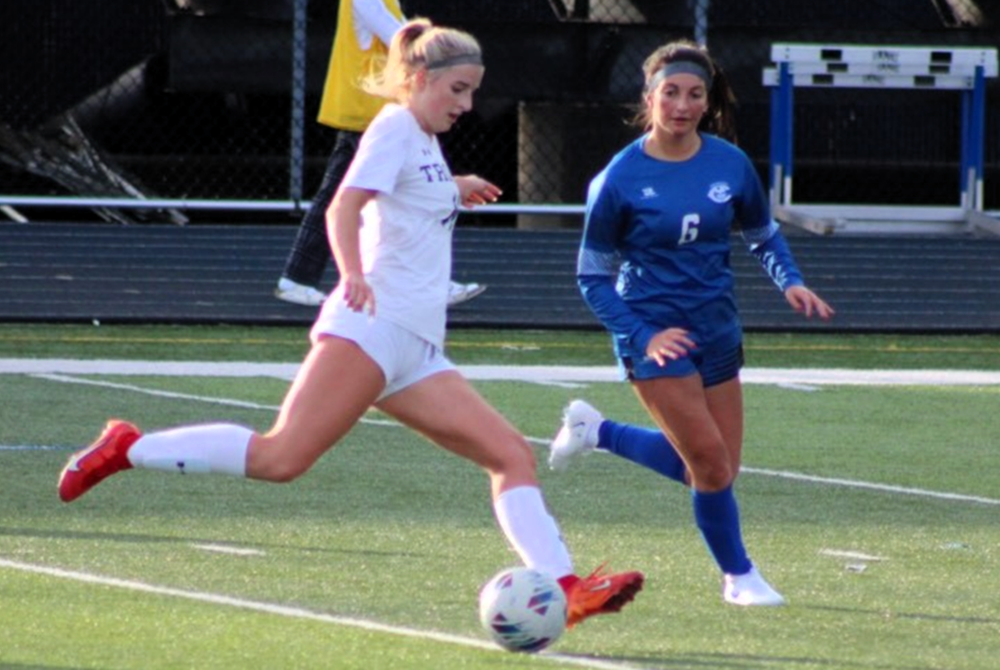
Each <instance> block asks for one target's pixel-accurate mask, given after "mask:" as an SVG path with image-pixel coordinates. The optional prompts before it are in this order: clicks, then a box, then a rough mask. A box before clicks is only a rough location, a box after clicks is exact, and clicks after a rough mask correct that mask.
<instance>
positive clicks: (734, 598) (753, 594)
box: [722, 568, 785, 606]
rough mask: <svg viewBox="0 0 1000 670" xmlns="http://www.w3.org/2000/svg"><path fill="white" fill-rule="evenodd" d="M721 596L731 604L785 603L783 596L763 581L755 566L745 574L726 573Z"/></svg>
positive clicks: (770, 604) (769, 604)
mask: <svg viewBox="0 0 1000 670" xmlns="http://www.w3.org/2000/svg"><path fill="white" fill-rule="evenodd" d="M722 597H723V598H724V599H725V601H726V602H727V603H729V604H731V605H743V606H753V605H767V606H774V605H784V604H785V599H784V597H782V595H781V594H780V593H778V592H777V591H775V590H774V589H773V588H771V585H770V584H768V583H767V582H765V581H764V578H763V577H761V576H760V573H759V572H757V568H750V572H748V573H746V574H745V575H726V579H725V586H724V587H723V590H722Z"/></svg>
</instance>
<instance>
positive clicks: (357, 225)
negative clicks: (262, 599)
mask: <svg viewBox="0 0 1000 670" xmlns="http://www.w3.org/2000/svg"><path fill="white" fill-rule="evenodd" d="M483 73H484V68H483V64H482V54H481V51H480V46H479V44H478V42H477V41H476V40H475V38H473V37H472V36H471V35H469V34H468V33H465V32H462V31H458V30H455V29H449V28H441V27H435V26H432V24H431V23H430V21H427V20H426V19H415V20H413V21H410V22H408V23H407V24H405V25H404V26H403V27H402V28H400V30H399V31H398V32H397V33H396V36H395V37H394V38H393V40H392V43H391V48H390V50H389V54H388V59H387V61H386V63H385V65H384V70H381V71H376V72H375V73H374V74H373V75H371V76H370V77H369V78H368V79H367V80H366V88H367V90H369V91H371V92H372V93H373V94H377V95H381V96H384V97H387V98H389V99H390V100H394V101H395V102H390V103H389V104H387V105H385V106H384V107H383V109H382V110H381V111H380V112H379V113H378V115H377V116H376V117H375V119H374V120H373V121H372V123H371V124H370V125H369V127H368V129H367V130H366V131H365V133H364V136H363V137H362V139H361V143H360V146H359V148H358V152H357V156H356V157H355V158H354V160H353V161H352V162H351V166H350V168H349V169H348V171H347V174H346V175H345V176H344V181H343V183H342V184H341V186H340V188H339V189H338V191H337V195H336V196H335V197H334V200H333V202H332V203H331V205H330V208H329V209H328V210H327V230H328V234H329V238H330V241H331V245H332V247H333V251H334V257H335V259H336V262H337V269H338V270H339V272H340V281H339V283H338V285H337V287H336V289H335V290H334V292H333V294H332V295H331V296H330V298H329V299H328V300H326V301H325V302H324V303H323V307H322V308H321V310H320V313H319V316H318V317H317V319H316V322H315V323H314V325H313V328H312V332H311V340H312V348H311V349H310V351H309V353H308V355H307V356H306V359H305V361H304V362H303V364H302V366H301V367H300V369H299V372H298V374H297V376H296V378H295V380H294V382H293V383H292V385H291V388H290V389H289V391H288V394H287V396H286V397H285V400H284V402H283V404H282V406H281V410H280V411H279V413H278V416H277V419H276V420H275V422H274V425H273V426H272V428H271V429H270V430H269V431H268V432H266V433H256V432H254V431H253V430H251V429H249V428H246V427H244V426H240V425H236V424H231V423H212V424H207V425H191V426H182V427H180V428H175V429H172V430H165V431H157V432H153V433H148V434H145V435H143V434H141V433H140V432H139V430H138V429H137V428H136V427H135V426H134V425H132V424H130V423H128V422H125V421H118V420H113V421H110V422H109V423H108V425H107V427H106V429H105V432H104V433H103V434H102V435H101V436H100V437H98V439H97V441H96V442H94V443H93V444H92V445H91V446H90V447H89V448H87V449H84V450H82V451H80V452H78V453H76V454H74V455H73V456H71V457H70V459H69V461H68V463H67V464H66V467H65V468H64V469H63V471H62V474H61V475H60V478H59V486H58V491H59V496H60V498H61V499H62V500H64V501H66V502H69V501H72V500H75V499H77V498H79V497H80V496H81V495H83V494H84V493H85V492H87V491H88V490H89V489H91V488H92V487H93V486H95V485H96V484H98V483H99V482H100V481H102V480H103V479H104V478H106V477H108V476H110V475H112V474H114V473H116V472H120V471H123V470H127V469H129V468H132V467H137V468H149V469H154V470H164V471H167V472H175V473H212V474H215V473H218V474H228V475H235V476H240V477H249V478H252V479H259V480H264V481H269V482H289V481H292V480H294V479H295V478H297V477H299V476H300V475H302V474H303V473H305V472H306V471H307V470H309V469H310V468H311V467H312V466H313V464H314V463H316V461H317V460H318V459H319V458H320V457H321V456H322V455H323V454H325V453H326V452H327V451H329V450H330V449H331V448H332V447H333V445H335V444H336V443H337V442H339V441H340V439H341V438H342V437H344V436H345V435H346V434H347V433H348V432H349V431H350V430H351V428H352V427H353V426H354V425H355V424H357V423H358V421H359V420H360V419H361V418H362V416H364V414H365V413H366V412H367V411H368V409H369V408H370V407H373V406H374V407H376V408H378V409H379V410H381V411H382V412H384V413H385V414H387V415H389V416H391V417H393V418H394V419H396V420H398V421H399V422H400V423H402V424H404V425H406V426H408V427H410V428H412V429H413V430H414V431H416V432H417V433H419V434H420V435H423V436H424V437H426V438H427V439H429V440H431V441H432V442H435V443H436V444H438V445H439V446H441V447H443V448H444V449H447V450H448V451H451V452H452V453H454V454H457V455H459V456H462V457H463V458H466V459H468V460H470V461H472V462H473V463H475V464H476V465H478V466H480V467H481V468H482V469H483V470H484V471H485V472H486V474H487V475H488V478H489V482H490V490H491V498H492V503H493V509H494V512H495V515H496V518H497V521H498V523H499V526H500V528H501V530H502V531H503V533H504V535H505V536H506V538H507V540H508V541H509V543H510V545H511V546H512V547H513V548H514V550H515V551H516V552H517V554H518V555H519V556H520V558H521V560H522V561H523V562H524V564H525V565H527V566H528V567H531V568H533V569H536V570H540V571H543V572H547V573H549V574H551V575H552V576H553V577H555V578H556V579H558V580H559V583H560V584H561V585H562V587H563V589H564V590H565V592H566V595H567V601H568V619H567V624H568V625H570V626H572V625H575V624H577V623H579V622H580V621H583V620H584V619H586V618H588V617H590V616H593V615H596V614H602V613H608V612H617V611H619V610H620V609H621V608H622V607H623V606H624V605H626V604H627V603H628V602H630V601H631V600H632V599H633V598H634V597H635V595H636V593H638V591H639V590H640V589H641V588H642V584H643V575H642V574H641V573H639V572H624V573H617V574H607V573H603V572H602V571H601V569H600V568H599V569H598V570H595V571H594V572H593V573H592V574H590V575H589V576H587V577H579V576H577V575H576V574H575V572H574V569H573V562H572V560H571V558H570V555H569V551H568V549H567V548H566V545H565V544H564V542H563V540H562V538H561V536H560V532H559V528H558V526H557V524H556V522H555V520H554V519H553V518H552V516H551V515H550V514H549V511H548V510H547V508H546V505H545V501H544V499H543V497H542V492H541V489H540V488H539V484H538V480H537V474H536V466H535V458H534V453H533V452H532V448H531V445H529V444H528V441H527V440H526V439H525V438H524V436H522V435H521V434H520V433H519V432H518V431H517V429H516V428H515V427H514V426H513V425H512V424H511V423H510V422H509V421H508V420H507V419H506V418H504V417H503V416H502V415H501V414H500V413H499V412H498V411H497V410H495V409H494V408H493V407H492V406H490V405H489V404H488V403H487V402H486V401H485V400H484V399H483V397H482V396H481V395H479V394H478V393H477V392H476V390H475V389H474V388H473V387H472V385H471V384H470V383H469V382H468V381H467V380H466V379H465V378H464V377H463V376H462V374H461V373H460V372H459V371H458V369H457V368H456V367H455V366H454V364H453V363H452V362H451V361H449V360H448V359H447V358H446V357H445V354H444V336H445V321H446V310H447V305H446V303H447V294H448V281H449V276H450V270H451V237H452V231H453V229H454V225H455V220H456V219H457V218H458V212H459V206H460V205H466V206H474V205H477V204H482V203H484V202H493V201H495V200H496V198H497V196H498V195H499V189H497V187H496V186H494V185H493V184H491V183H490V182H488V181H486V180H485V179H482V178H480V177H477V176H474V175H468V176H458V177H452V174H451V171H450V169H449V167H448V164H447V163H446V161H445V159H444V157H443V155H442V154H441V146H440V144H439V143H438V138H437V135H438V133H442V132H446V131H447V130H449V129H450V128H451V127H452V125H454V123H455V122H456V121H457V120H458V118H459V117H460V116H461V115H462V114H464V113H466V112H468V111H469V110H470V109H472V99H473V94H474V93H475V91H476V90H477V89H478V88H479V86H480V83H481V81H482V78H483Z"/></svg>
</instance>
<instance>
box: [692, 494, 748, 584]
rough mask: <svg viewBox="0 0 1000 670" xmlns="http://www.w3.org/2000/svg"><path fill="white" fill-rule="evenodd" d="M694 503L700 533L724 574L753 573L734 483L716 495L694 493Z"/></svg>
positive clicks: (695, 518)
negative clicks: (744, 540)
mask: <svg viewBox="0 0 1000 670" xmlns="http://www.w3.org/2000/svg"><path fill="white" fill-rule="evenodd" d="M691 503H692V506H693V507H694V520H695V523H696V524H697V525H698V530H700V531H701V536H702V537H703V538H704V539H705V544H707V545H708V550H709V551H710V552H712V557H713V558H715V562H716V563H718V564H719V567H720V568H722V571H723V572H724V573H726V574H729V575H743V574H746V573H747V572H750V568H751V567H752V565H751V563H750V558H749V557H748V556H747V550H746V547H744V546H743V534H742V532H741V531H740V509H739V506H738V505H737V504H736V495H735V494H734V493H733V486H732V484H730V485H729V486H727V487H726V488H724V489H722V490H721V491H716V492H715V493H704V492H702V491H697V490H695V491H692V493H691Z"/></svg>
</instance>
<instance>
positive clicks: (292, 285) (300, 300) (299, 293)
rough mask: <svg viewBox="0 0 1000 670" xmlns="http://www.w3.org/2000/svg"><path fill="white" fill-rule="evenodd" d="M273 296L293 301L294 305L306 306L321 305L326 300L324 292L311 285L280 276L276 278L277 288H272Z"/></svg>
mask: <svg viewBox="0 0 1000 670" xmlns="http://www.w3.org/2000/svg"><path fill="white" fill-rule="evenodd" d="M274 297H276V298H278V299H279V300H284V301H285V302H294V303H295V304H296V305H305V306H306V307H316V306H317V305H322V304H323V301H324V300H326V294H325V293H323V292H322V291H319V290H317V289H314V288H313V287H312V286H306V285H305V284H299V283H297V282H293V281H292V280H291V279H286V278H284V277H282V278H281V279H279V280H278V288H276V289H274Z"/></svg>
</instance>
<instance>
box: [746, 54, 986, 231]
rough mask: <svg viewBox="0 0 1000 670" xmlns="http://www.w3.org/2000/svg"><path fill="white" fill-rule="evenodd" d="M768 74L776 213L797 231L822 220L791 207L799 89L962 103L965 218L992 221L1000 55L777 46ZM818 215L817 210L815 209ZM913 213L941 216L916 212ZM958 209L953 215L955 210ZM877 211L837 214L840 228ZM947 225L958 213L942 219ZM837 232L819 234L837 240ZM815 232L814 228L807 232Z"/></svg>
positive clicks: (961, 200) (962, 203) (765, 75)
mask: <svg viewBox="0 0 1000 670" xmlns="http://www.w3.org/2000/svg"><path fill="white" fill-rule="evenodd" d="M771 60H772V61H773V62H774V64H775V65H773V66H770V67H767V68H765V69H764V73H763V78H764V85H765V86H767V87H770V88H771V147H770V150H771V157H770V182H769V183H770V198H771V206H772V207H773V208H774V209H775V211H776V212H779V213H784V214H785V215H786V216H787V217H788V218H789V219H792V220H793V221H792V222H793V223H801V221H806V220H808V221H811V222H812V224H811V225H812V227H816V219H815V217H810V216H799V217H798V220H797V221H796V220H795V219H796V214H795V212H794V211H793V210H791V209H790V208H791V207H792V204H793V201H792V177H793V175H794V162H793V145H794V140H793V138H794V127H793V126H794V124H793V118H794V117H793V105H794V94H793V91H794V89H795V88H797V87H826V88H831V87H832V88H862V89H863V88H878V89H924V90H926V89H938V90H956V91H959V92H960V93H961V96H962V133H961V141H962V146H961V161H960V170H961V175H960V185H961V187H960V191H961V192H960V194H959V203H960V204H959V210H961V212H960V214H961V216H960V217H959V218H960V219H962V220H964V221H966V222H967V221H968V220H969V218H970V217H971V218H973V219H975V220H976V221H977V222H982V223H985V224H986V225H987V226H989V224H990V222H988V221H983V220H984V219H987V218H989V217H985V216H984V215H983V214H982V210H983V163H984V150H983V146H984V142H985V134H986V128H985V126H986V78H987V77H996V76H997V73H998V72H997V70H998V67H997V50H996V49H995V48H978V47H907V46H904V47H901V46H865V45H853V44H844V45H828V44H773V45H772V46H771ZM809 209H813V208H809ZM909 209H910V210H917V209H928V210H933V209H936V210H941V209H942V208H917V207H911V208H909ZM951 209H954V208H951ZM861 210H866V214H868V215H870V214H872V213H873V212H872V210H873V208H861V207H856V208H854V209H851V208H849V207H848V208H846V209H845V208H837V209H836V210H835V211H836V213H837V214H838V215H839V216H838V217H835V218H837V219H838V220H843V218H847V217H849V216H850V214H851V213H852V212H854V213H858V212H860V211H861ZM942 213H943V214H945V215H946V216H945V218H949V217H954V216H955V212H953V211H952V212H938V213H934V214H932V216H935V217H936V216H938V214H942ZM831 226H832V224H828V225H827V226H826V228H824V227H823V226H822V225H820V229H819V230H817V231H816V232H832V227H831ZM807 227H808V226H807Z"/></svg>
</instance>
